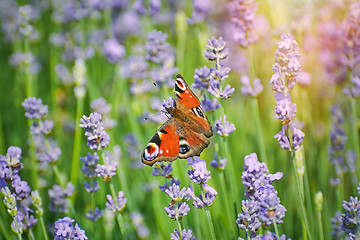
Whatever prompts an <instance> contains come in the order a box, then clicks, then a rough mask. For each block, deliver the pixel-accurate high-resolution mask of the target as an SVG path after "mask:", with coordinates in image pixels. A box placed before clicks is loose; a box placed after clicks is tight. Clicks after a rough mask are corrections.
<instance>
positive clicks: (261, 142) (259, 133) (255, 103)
mask: <svg viewBox="0 0 360 240" xmlns="http://www.w3.org/2000/svg"><path fill="white" fill-rule="evenodd" d="M253 109H254V110H255V111H254V112H255V122H256V123H255V124H256V129H257V139H258V144H259V148H260V155H261V160H262V161H263V162H265V163H266V165H267V167H268V169H269V171H270V170H271V168H270V166H269V163H268V160H267V155H266V150H265V149H266V148H265V143H264V135H263V129H262V126H261V118H260V109H259V101H258V99H257V98H253Z"/></svg>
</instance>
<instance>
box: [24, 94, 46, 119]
mask: <svg viewBox="0 0 360 240" xmlns="http://www.w3.org/2000/svg"><path fill="white" fill-rule="evenodd" d="M21 105H22V106H23V107H24V109H25V111H26V113H25V117H27V118H29V119H40V118H42V117H44V116H45V115H47V114H48V106H47V105H43V104H42V100H41V99H40V98H35V97H29V98H26V99H25V100H24V101H23V102H22V103H21Z"/></svg>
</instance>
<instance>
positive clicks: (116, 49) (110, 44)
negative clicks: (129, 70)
mask: <svg viewBox="0 0 360 240" xmlns="http://www.w3.org/2000/svg"><path fill="white" fill-rule="evenodd" d="M103 53H104V55H105V57H106V59H107V60H108V61H109V62H110V63H113V64H115V63H118V62H119V61H120V60H121V59H122V58H123V57H124V55H125V47H124V46H123V45H121V44H119V42H118V41H117V40H116V39H115V38H110V39H108V40H106V41H105V42H104V48H103Z"/></svg>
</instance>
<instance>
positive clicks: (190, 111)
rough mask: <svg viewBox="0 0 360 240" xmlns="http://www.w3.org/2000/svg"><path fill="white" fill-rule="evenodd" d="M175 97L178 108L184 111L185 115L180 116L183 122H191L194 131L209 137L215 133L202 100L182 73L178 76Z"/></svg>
mask: <svg viewBox="0 0 360 240" xmlns="http://www.w3.org/2000/svg"><path fill="white" fill-rule="evenodd" d="M175 97H176V100H177V102H178V108H179V109H180V111H181V112H182V113H183V114H182V115H183V116H179V118H180V119H182V120H183V122H188V123H191V124H189V127H190V128H191V129H192V130H193V131H195V132H199V133H202V134H204V135H205V136H206V137H208V138H209V137H211V136H212V135H213V132H212V128H211V125H210V123H209V120H208V119H207V117H206V115H205V113H204V111H203V110H202V108H201V107H200V101H199V99H198V98H197V97H196V95H195V94H194V93H193V92H192V91H191V89H190V88H189V87H188V85H187V84H186V82H185V80H184V78H183V77H182V76H181V75H180V74H178V75H177V76H176V82H175Z"/></svg>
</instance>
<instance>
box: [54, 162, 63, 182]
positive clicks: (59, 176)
mask: <svg viewBox="0 0 360 240" xmlns="http://www.w3.org/2000/svg"><path fill="white" fill-rule="evenodd" d="M53 170H54V175H55V178H56V179H57V181H58V182H59V184H60V186H62V187H66V182H65V181H64V179H63V177H62V176H61V173H60V171H59V169H58V167H57V165H56V164H54V165H53Z"/></svg>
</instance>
